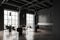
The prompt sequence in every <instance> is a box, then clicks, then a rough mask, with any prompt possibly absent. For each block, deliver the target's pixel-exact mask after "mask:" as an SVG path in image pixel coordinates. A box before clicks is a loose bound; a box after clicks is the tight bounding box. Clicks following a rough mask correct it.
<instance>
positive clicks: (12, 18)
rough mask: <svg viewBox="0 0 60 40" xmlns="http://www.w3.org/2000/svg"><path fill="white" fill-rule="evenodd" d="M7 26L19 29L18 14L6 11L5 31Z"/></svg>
mask: <svg viewBox="0 0 60 40" xmlns="http://www.w3.org/2000/svg"><path fill="white" fill-rule="evenodd" d="M6 25H8V26H9V25H12V26H14V27H18V12H17V11H11V10H4V29H6Z"/></svg>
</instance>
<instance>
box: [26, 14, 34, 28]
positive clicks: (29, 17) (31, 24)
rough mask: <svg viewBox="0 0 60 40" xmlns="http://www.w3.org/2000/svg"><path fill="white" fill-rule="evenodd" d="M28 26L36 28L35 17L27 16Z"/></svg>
mask: <svg viewBox="0 0 60 40" xmlns="http://www.w3.org/2000/svg"><path fill="white" fill-rule="evenodd" d="M26 25H27V26H32V27H34V15H33V14H26Z"/></svg>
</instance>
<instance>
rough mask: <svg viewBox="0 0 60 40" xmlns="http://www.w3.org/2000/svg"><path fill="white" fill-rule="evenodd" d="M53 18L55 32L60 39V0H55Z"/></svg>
mask: <svg viewBox="0 0 60 40" xmlns="http://www.w3.org/2000/svg"><path fill="white" fill-rule="evenodd" d="M53 14H54V15H53V19H54V34H55V38H54V39H55V40H60V1H59V0H54V8H53Z"/></svg>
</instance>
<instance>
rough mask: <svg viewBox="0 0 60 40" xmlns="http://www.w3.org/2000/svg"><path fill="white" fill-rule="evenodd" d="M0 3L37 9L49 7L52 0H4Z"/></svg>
mask: <svg viewBox="0 0 60 40" xmlns="http://www.w3.org/2000/svg"><path fill="white" fill-rule="evenodd" d="M3 2H4V3H2V4H8V5H11V6H15V7H19V8H22V9H29V10H34V11H39V10H40V9H44V8H50V7H52V5H53V0H6V1H3Z"/></svg>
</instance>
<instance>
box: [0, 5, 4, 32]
mask: <svg viewBox="0 0 60 40" xmlns="http://www.w3.org/2000/svg"><path fill="white" fill-rule="evenodd" d="M3 13H4V11H3V7H1V6H0V31H1V30H3V28H4V16H3Z"/></svg>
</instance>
